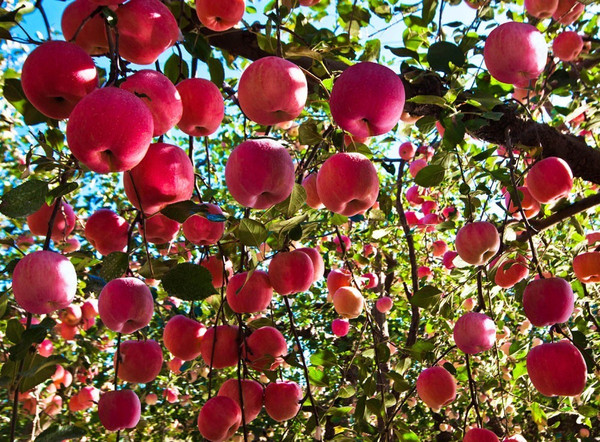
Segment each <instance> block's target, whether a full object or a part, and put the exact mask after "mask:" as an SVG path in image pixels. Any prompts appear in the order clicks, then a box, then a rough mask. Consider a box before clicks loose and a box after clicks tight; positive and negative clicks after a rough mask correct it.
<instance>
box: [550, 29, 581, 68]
mask: <svg viewBox="0 0 600 442" xmlns="http://www.w3.org/2000/svg"><path fill="white" fill-rule="evenodd" d="M582 49H583V39H582V38H581V36H580V35H579V34H577V32H573V31H564V32H561V33H560V34H558V35H557V36H556V38H555V39H554V41H553V42H552V52H554V55H555V56H556V57H558V58H559V59H560V60H561V61H573V60H575V59H576V58H577V57H579V54H581V50H582Z"/></svg>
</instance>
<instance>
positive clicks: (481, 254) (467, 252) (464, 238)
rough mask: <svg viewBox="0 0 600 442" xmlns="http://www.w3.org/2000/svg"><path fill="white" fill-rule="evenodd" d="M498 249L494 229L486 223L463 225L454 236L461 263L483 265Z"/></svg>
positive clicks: (496, 234) (496, 235) (497, 237)
mask: <svg viewBox="0 0 600 442" xmlns="http://www.w3.org/2000/svg"><path fill="white" fill-rule="evenodd" d="M499 248H500V235H498V230H496V227H495V226H494V225H493V224H492V223H489V222H486V221H477V222H473V223H469V224H465V225H464V226H463V227H461V229H460V230H459V231H458V233H457V234H456V251H457V252H458V255H459V256H460V257H461V258H462V260H463V261H465V262H467V263H469V264H472V265H476V266H479V265H484V264H485V263H486V262H488V261H489V259H490V258H491V257H492V256H494V255H495V254H496V252H497V251H498V249H499Z"/></svg>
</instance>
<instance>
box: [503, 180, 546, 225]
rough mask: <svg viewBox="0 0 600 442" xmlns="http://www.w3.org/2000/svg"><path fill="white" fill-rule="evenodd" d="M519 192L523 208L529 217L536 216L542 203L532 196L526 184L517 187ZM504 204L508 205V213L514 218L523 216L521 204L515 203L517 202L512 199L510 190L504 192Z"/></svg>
mask: <svg viewBox="0 0 600 442" xmlns="http://www.w3.org/2000/svg"><path fill="white" fill-rule="evenodd" d="M517 192H518V193H519V199H520V201H521V207H522V208H523V212H524V213H525V216H526V217H527V218H532V217H534V216H536V215H537V214H538V213H539V211H540V203H539V202H538V201H537V200H536V199H535V198H533V197H532V196H531V193H530V192H529V189H527V187H526V186H520V187H518V188H517ZM521 194H522V195H521ZM504 204H505V205H506V210H508V213H510V214H511V216H512V217H513V218H516V219H521V218H522V216H521V211H520V210H519V205H518V204H515V202H514V201H513V200H512V197H511V195H510V192H508V191H506V192H505V193H504Z"/></svg>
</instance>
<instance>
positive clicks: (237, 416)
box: [198, 396, 242, 442]
mask: <svg viewBox="0 0 600 442" xmlns="http://www.w3.org/2000/svg"><path fill="white" fill-rule="evenodd" d="M241 424H242V410H240V406H239V405H238V404H237V402H235V401H234V400H233V399H231V398H229V397H227V396H214V397H212V398H210V399H209V400H208V401H206V403H205V404H204V405H203V406H202V408H201V409H200V414H199V415H198V429H199V430H200V434H202V436H203V437H204V438H206V439H208V440H210V441H214V442H222V441H224V440H229V439H230V438H231V437H232V436H233V435H234V434H235V432H236V431H237V429H238V428H239V426H240V425H241Z"/></svg>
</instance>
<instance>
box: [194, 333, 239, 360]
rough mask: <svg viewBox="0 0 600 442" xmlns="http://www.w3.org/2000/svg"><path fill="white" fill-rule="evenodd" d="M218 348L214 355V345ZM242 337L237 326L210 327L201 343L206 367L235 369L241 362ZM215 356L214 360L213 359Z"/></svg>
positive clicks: (201, 352) (201, 351)
mask: <svg viewBox="0 0 600 442" xmlns="http://www.w3.org/2000/svg"><path fill="white" fill-rule="evenodd" d="M215 336H216V347H215V351H214V355H213V354H212V353H213V344H214V343H215ZM239 347H240V336H239V330H238V327H237V326H234V325H219V326H217V327H216V333H215V327H209V328H208V329H207V330H206V333H204V337H203V338H202V340H201V342H200V354H201V355H202V359H204V362H205V363H206V365H208V366H211V365H212V368H225V367H233V366H234V365H236V364H237V363H238V360H239V353H238V351H239ZM213 356H214V359H213Z"/></svg>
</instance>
